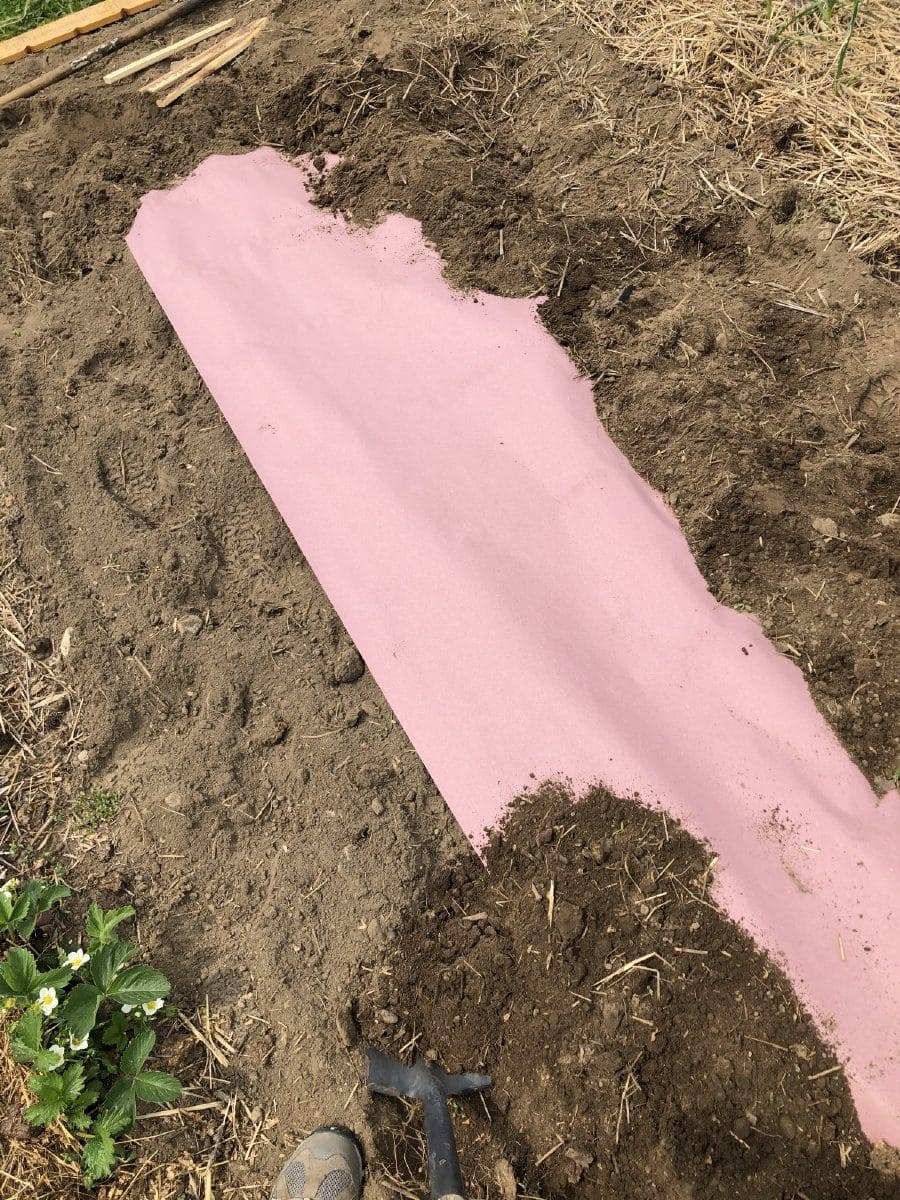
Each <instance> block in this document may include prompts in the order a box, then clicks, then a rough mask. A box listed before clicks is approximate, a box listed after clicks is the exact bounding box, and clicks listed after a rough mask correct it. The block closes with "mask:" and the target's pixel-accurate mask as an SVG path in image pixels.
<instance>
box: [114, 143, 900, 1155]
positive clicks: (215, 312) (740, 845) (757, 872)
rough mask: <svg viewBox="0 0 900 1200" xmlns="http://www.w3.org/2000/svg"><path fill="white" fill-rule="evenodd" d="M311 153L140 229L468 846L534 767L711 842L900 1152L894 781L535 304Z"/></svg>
mask: <svg viewBox="0 0 900 1200" xmlns="http://www.w3.org/2000/svg"><path fill="white" fill-rule="evenodd" d="M310 170H311V168H310V167H308V165H307V166H304V167H303V169H300V168H299V167H298V166H297V165H294V164H292V163H290V162H288V161H286V160H285V159H283V158H281V157H280V156H278V155H277V154H276V153H275V152H274V151H272V150H265V149H264V150H258V151H256V152H254V153H252V154H249V155H246V156H241V157H234V158H224V157H220V158H211V159H208V160H207V161H206V162H204V163H203V164H202V165H201V166H200V168H199V169H198V171H197V172H196V174H195V175H193V176H192V177H191V178H190V179H188V180H187V181H186V182H184V183H182V184H180V185H179V186H178V187H176V188H174V189H173V190H172V191H168V192H155V193H152V194H151V195H149V196H147V197H145V198H144V201H143V203H142V205H141V210H140V213H139V216H138V218H137V221H136V223H135V226H134V229H133V231H132V233H131V235H130V237H129V245H130V247H131V250H132V252H133V254H134V256H135V258H136V259H137V261H138V263H139V264H140V267H141V270H142V271H143V273H144V275H145V276H146V278H147V280H148V282H149V284H150V286H151V287H152V289H153V291H154V292H155V293H156V296H157V297H158V299H159V301H160V303H161V304H162V306H163V308H164V309H165V311H166V313H167V314H168V316H169V318H170V319H171V321H172V324H173V325H174V327H175V329H176V331H177V332H178V334H179V336H180V337H181V340H182V341H183V343H184V345H185V346H186V347H187V350H188V352H189V353H190V355H191V357H192V358H193V360H194V362H195V364H196V365H197V368H198V370H199V371H200V373H201V375H202V376H203V378H204V380H205V381H206V383H207V385H208V387H209V389H210V391H211V392H212V394H213V396H214V397H215V399H216V401H217V402H218V404H219V405H220V407H221V409H222V411H223V413H224V414H225V416H226V417H227V419H228V421H229V423H230V424H231V427H232V429H233V430H234V432H235V434H236V435H237V437H238V438H239V439H240V442H241V444H242V446H243V447H244V449H245V451H246V452H247V455H248V457H249V458H250V461H251V462H252V464H253V466H254V467H255V468H256V471H257V472H258V474H259V476H260V478H261V479H262V481H263V483H264V484H265V486H266V488H267V489H268V491H269V494H270V495H271V497H272V500H273V501H274V503H275V504H276V505H277V507H278V509H279V511H280V512H281V514H282V515H283V517H284V520H285V521H286V522H287V524H288V526H289V527H290V529H291V531H292V533H293V534H294V536H295V538H296V539H297V542H298V543H299V545H300V547H301V549H302V550H303V552H304V554H305V555H306V556H307V558H308V560H309V562H310V564H311V565H312V567H313V569H314V570H315V572H316V574H317V576H318V578H319V580H320V581H321V583H322V586H323V587H324V589H325V591H326V592H327V594H328V596H329V598H330V599H331V601H332V603H333V604H334V606H335V608H336V609H337V611H338V613H339V614H340V616H341V618H342V619H343V621H344V623H345V625H346V627H347V629H348V631H349V633H350V635H351V636H352V638H353V639H354V641H355V642H356V644H357V645H358V647H359V649H360V651H361V653H362V654H363V656H364V658H365V659H366V662H367V663H368V665H369V668H370V669H371V671H372V673H373V675H374V677H375V679H376V680H377V681H378V683H379V684H380V686H381V687H382V689H383V690H384V693H385V695H386V696H387V698H388V700H389V701H390V703H391V705H392V706H393V709H394V711H395V712H396V714H397V717H398V718H399V720H400V721H401V722H402V724H403V726H404V728H405V729H406V731H407V733H408V735H409V736H410V738H411V739H412V742H413V744H414V745H415V747H416V749H417V750H418V752H419V754H420V755H421V756H422V759H423V760H424V762H425V765H426V766H427V768H428V770H429V771H430V772H431V775H432V777H433V778H434V780H435V782H436V783H437V785H438V787H439V788H440V790H441V793H442V795H443V796H444V798H445V800H446V802H447V804H448V805H449V806H450V808H451V809H452V811H453V813H454V814H455V816H456V818H457V819H458V821H459V822H460V824H461V826H462V828H463V829H464V830H465V832H466V833H467V835H468V836H469V837H470V839H471V840H472V841H473V843H474V844H475V845H476V846H477V845H479V844H480V843H481V841H482V840H483V835H484V830H485V828H486V827H489V826H491V825H492V824H493V823H495V822H496V821H497V820H498V818H499V817H500V815H501V813H502V812H503V810H504V808H505V806H506V805H508V804H509V802H510V801H511V800H512V799H513V798H514V797H515V796H516V794H517V793H519V792H520V791H521V790H522V789H524V788H526V787H528V786H533V785H534V783H535V781H540V780H544V779H547V778H550V777H553V778H564V779H567V780H569V781H570V782H571V784H572V785H573V786H574V787H575V788H577V789H583V788H586V787H587V786H588V785H590V784H592V783H594V782H597V781H600V782H602V783H604V784H606V785H607V786H608V787H609V788H611V789H613V790H614V791H616V792H618V793H620V794H630V793H639V794H640V796H641V797H642V798H643V799H644V801H645V802H647V803H649V804H652V805H655V806H663V807H664V808H665V809H666V810H667V811H668V812H669V813H672V814H674V815H675V816H676V817H678V818H679V819H680V820H681V821H683V822H684V824H685V825H686V826H687V827H688V828H689V829H690V830H691V831H692V832H693V833H695V834H697V835H699V836H701V837H703V838H706V839H707V840H708V841H709V843H710V844H711V846H712V847H713V848H714V850H715V851H716V852H717V853H718V854H719V856H720V858H719V863H718V867H717V872H716V876H717V882H716V894H717V896H718V899H719V900H720V902H721V903H722V904H723V905H724V906H725V908H726V909H727V910H728V912H729V913H730V914H731V915H732V916H733V917H735V918H736V919H737V920H739V921H741V922H742V923H743V924H744V925H745V926H746V927H747V928H748V929H749V930H750V931H751V932H752V933H753V934H754V935H755V936H756V938H757V939H758V941H759V942H760V943H761V944H762V945H763V946H764V947H766V948H767V949H768V950H769V951H770V952H772V953H773V954H774V955H776V956H777V957H778V958H779V960H780V961H781V962H782V963H783V964H784V965H785V967H786V969H787V971H788V973H789V975H790V978H791V979H792V981H793V982H794V984H795V985H796V987H797V989H798V991H799V992H800V994H801V996H802V997H803V998H804V1000H805V1001H806V1003H807V1004H808V1006H809V1007H810V1009H811V1011H812V1012H813V1013H814V1014H815V1015H816V1017H817V1018H818V1020H819V1021H820V1024H821V1027H822V1029H823V1030H824V1031H826V1032H829V1031H830V1032H831V1035H832V1036H833V1037H834V1039H835V1041H836V1044H837V1046H838V1049H839V1052H840V1054H841V1056H842V1058H843V1060H844V1061H845V1063H846V1064H847V1067H848V1070H849V1074H850V1078H851V1083H852V1087H853V1092H854V1096H855V1098H856V1102H857V1106H858V1109H859V1113H860V1117H861V1119H862V1122H863V1125H864V1127H865V1129H866V1131H867V1133H868V1134H869V1135H870V1136H871V1137H873V1138H884V1139H885V1140H887V1141H889V1142H891V1143H893V1144H895V1145H897V1144H900V1058H898V1038H900V895H898V891H900V872H898V867H897V862H898V850H900V797H898V795H897V793H896V791H895V792H893V793H891V794H890V795H888V796H885V797H883V798H881V800H880V801H879V800H878V799H877V798H876V796H875V795H874V794H873V792H872V791H871V789H870V788H869V786H868V785H867V783H866V781H865V779H864V778H863V776H862V775H861V774H860V772H859V771H858V770H857V769H856V768H855V767H854V766H853V764H852V763H851V761H850V759H849V758H848V756H847V754H846V753H845V751H844V750H843V749H842V748H841V746H840V745H839V744H838V742H837V740H836V739H835V737H834V736H833V734H832V733H831V731H830V729H829V728H828V726H827V725H826V723H825V721H824V720H823V719H822V718H821V717H820V716H819V714H818V712H817V711H816V709H815V707H814V706H813V703H812V701H811V699H810V697H809V694H808V692H807V689H806V685H805V683H804V680H803V678H802V676H801V674H800V672H799V670H797V668H796V667H795V666H793V665H792V664H791V663H789V662H788V661H786V660H785V659H784V658H783V657H781V656H780V655H779V654H778V653H777V652H776V651H775V649H774V648H773V647H772V646H771V645H770V644H769V643H768V641H767V640H766V638H765V636H764V634H763V633H762V631H761V629H760V627H759V626H758V625H757V624H756V622H755V621H754V620H752V619H751V618H750V617H748V616H746V615H742V614H739V613H736V612H733V611H731V610H730V609H727V608H724V607H722V606H721V605H719V604H717V603H716V601H715V600H714V599H713V598H712V596H711V595H710V594H709V592H708V590H707V588H706V585H705V583H704V581H703V579H702V577H701V575H700V574H699V572H698V570H697V567H696V565H695V563H694V561H693V558H692V557H691V554H690V552H689V550H688V547H687V544H686V542H685V540H684V537H683V536H682V534H681V531H680V529H679V526H678V524H677V522H676V520H675V518H674V516H673V515H672V513H671V512H670V511H669V509H668V508H667V507H666V506H665V504H664V503H663V501H662V500H661V499H660V498H659V497H658V496H657V495H656V494H655V493H654V492H653V491H651V489H650V488H649V487H648V486H647V485H646V484H645V483H644V482H643V481H642V480H641V479H640V478H639V477H638V476H637V474H636V473H635V472H634V471H633V470H632V468H631V466H630V465H629V463H628V462H627V460H626V459H625V458H624V457H623V455H622V454H621V453H620V452H619V451H618V450H617V449H616V447H615V445H614V444H613V443H612V441H611V440H610V438H609V437H608V436H607V434H606V433H605V431H604V429H603V428H602V426H601V425H600V423H599V422H598V420H597V418H596V416H595V411H594V403H593V399H592V394H591V387H590V384H589V383H588V382H587V381H585V380H584V379H582V378H580V377H579V376H578V374H577V373H576V371H575V368H574V367H573V365H572V363H571V361H570V360H569V359H568V357H567V356H566V354H565V353H564V352H563V351H562V350H561V349H560V347H559V346H558V345H557V344H556V343H555V342H554V341H553V340H552V338H551V337H550V336H549V335H548V334H547V333H546V332H545V330H544V329H543V327H542V326H541V324H540V322H539V320H538V319H537V317H536V315H535V314H536V306H535V304H534V303H533V302H530V301H526V300H511V299H503V298H499V297H496V296H489V295H483V294H477V295H472V294H468V295H464V294H462V293H460V292H457V291H454V290H453V289H452V288H450V287H449V286H448V285H447V284H446V283H445V281H444V280H443V278H442V274H441V262H440V259H439V257H438V255H437V253H436V252H435V251H434V250H433V249H432V248H431V247H429V246H428V245H427V244H425V243H424V241H423V239H422V235H421V230H420V228H419V226H418V224H417V223H416V222H414V221H412V220H410V219H407V218H405V217H401V216H391V217H389V218H387V220H385V221H384V222H383V223H382V224H380V225H378V226H377V227H375V228H372V229H368V230H361V229H358V228H355V227H353V226H351V225H349V224H348V223H347V222H345V221H344V220H343V219H341V218H338V217H335V216H333V215H331V214H328V213H325V212H323V211H321V210H319V209H317V208H316V207H314V206H313V204H312V203H311V201H310V198H309V195H308V193H307V189H306V179H307V177H308V172H309V171H310ZM841 947H843V957H842V950H841Z"/></svg>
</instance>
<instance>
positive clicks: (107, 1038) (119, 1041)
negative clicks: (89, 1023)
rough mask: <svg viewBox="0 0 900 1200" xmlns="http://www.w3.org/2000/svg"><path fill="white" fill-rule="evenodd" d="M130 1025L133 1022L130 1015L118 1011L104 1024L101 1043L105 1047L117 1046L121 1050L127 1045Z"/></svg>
mask: <svg viewBox="0 0 900 1200" xmlns="http://www.w3.org/2000/svg"><path fill="white" fill-rule="evenodd" d="M130 1024H131V1020H130V1018H129V1017H128V1015H127V1014H126V1013H123V1012H121V1011H119V1010H118V1009H117V1010H116V1011H115V1012H114V1013H113V1014H112V1015H111V1016H110V1017H109V1018H108V1019H107V1020H106V1021H105V1022H104V1025H103V1031H102V1033H101V1034H100V1041H101V1042H102V1043H103V1045H104V1046H115V1048H116V1049H117V1050H121V1048H122V1046H123V1045H124V1043H125V1031H126V1029H127V1028H128V1026H129V1025H130Z"/></svg>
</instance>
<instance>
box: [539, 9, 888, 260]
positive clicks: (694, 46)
mask: <svg viewBox="0 0 900 1200" xmlns="http://www.w3.org/2000/svg"><path fill="white" fill-rule="evenodd" d="M559 3H560V4H561V5H562V6H563V7H564V8H566V9H568V10H569V11H571V12H573V13H574V14H575V15H576V16H577V17H578V19H579V20H580V21H581V22H582V23H583V24H584V25H586V26H587V27H588V28H590V29H591V30H592V31H593V32H595V33H597V34H598V35H599V36H600V37H602V38H603V40H604V41H605V42H607V43H609V44H610V45H612V46H614V47H615V49H616V50H617V51H618V53H619V54H620V55H621V56H622V57H623V58H624V59H626V60H627V61H629V62H634V63H639V64H641V65H642V66H645V67H651V68H653V69H656V70H659V71H662V72H663V73H664V74H665V75H666V77H667V78H668V79H670V80H672V81H673V82H675V83H677V84H680V85H681V86H683V87H684V88H686V89H691V90H692V92H693V95H692V99H691V106H690V107H691V112H692V113H693V114H694V116H695V119H696V120H697V121H698V124H699V125H700V127H701V131H702V132H704V133H705V134H706V135H707V136H709V135H713V136H715V134H716V133H717V132H718V139H717V140H722V126H723V125H724V127H725V134H726V138H725V140H729V141H734V142H736V143H737V144H738V145H739V146H740V148H741V149H742V151H743V152H744V153H746V154H748V156H749V157H750V158H751V159H753V160H754V161H755V162H756V163H757V165H759V166H760V167H763V168H765V169H768V170H770V171H771V172H773V174H775V175H776V176H781V177H782V178H787V179H789V180H791V181H794V182H796V183H797V184H799V185H800V186H802V187H803V188H804V189H805V190H806V191H807V192H808V194H809V195H810V196H811V197H812V199H813V201H814V202H815V204H816V205H817V206H818V208H819V210H820V211H821V212H822V213H823V214H824V215H825V216H826V217H828V218H829V219H830V220H832V221H834V222H835V223H836V224H837V225H839V226H840V230H841V233H842V235H843V236H844V237H846V238H847V240H848V241H849V243H850V245H851V246H852V248H853V249H854V250H856V251H857V252H858V253H860V254H861V255H863V256H864V257H865V258H867V259H869V260H871V261H873V262H875V263H876V264H877V265H878V266H879V268H880V269H881V270H883V271H884V272H885V273H886V274H889V275H894V276H896V277H900V3H898V0H809V2H802V0H769V3H768V4H767V3H766V0H719V2H718V3H715V2H713V3H709V2H708V0H707V2H705V3H703V4H700V3H697V2H696V0H559ZM716 126H718V129H716V128H715V127H716Z"/></svg>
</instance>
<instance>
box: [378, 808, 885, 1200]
mask: <svg viewBox="0 0 900 1200" xmlns="http://www.w3.org/2000/svg"><path fill="white" fill-rule="evenodd" d="M487 868H488V870H487V872H485V870H484V868H483V866H482V864H481V863H480V862H479V860H478V859H477V858H476V857H475V855H474V854H472V853H468V854H466V855H464V856H463V857H462V858H461V859H460V860H458V861H457V862H456V863H453V864H451V865H449V866H446V867H441V868H439V869H436V870H435V871H434V872H433V873H432V875H431V879H430V881H429V884H428V886H427V888H426V889H425V894H424V896H423V897H422V900H421V902H420V904H419V906H418V907H417V909H416V910H415V911H414V912H413V913H412V914H411V916H410V917H409V919H408V921H407V925H406V927H405V929H404V931H403V933H402V935H401V937H400V939H399V941H398V944H397V946H396V949H395V951H394V953H393V955H392V956H391V957H390V958H389V959H388V961H387V963H386V964H385V966H384V968H383V969H382V971H381V972H380V973H379V974H378V975H377V976H376V977H375V979H374V980H373V982H372V986H370V987H369V988H367V990H366V991H365V992H364V993H363V995H362V996H361V997H360V1001H359V1017H360V1023H361V1026H362V1030H363V1032H364V1034H365V1035H366V1036H367V1037H368V1038H369V1039H370V1040H371V1041H372V1042H374V1043H376V1044H378V1045H380V1046H382V1047H383V1048H385V1049H387V1050H388V1051H389V1052H391V1053H393V1054H395V1055H400V1054H403V1056H404V1058H407V1057H411V1056H412V1055H413V1054H414V1053H416V1052H418V1053H419V1054H425V1055H426V1056H429V1057H434V1056H435V1055H436V1056H437V1057H438V1058H439V1059H440V1060H441V1061H443V1062H444V1063H445V1064H446V1065H447V1066H448V1067H449V1069H450V1070H454V1071H457V1070H479V1071H486V1072H489V1073H490V1074H491V1075H492V1076H493V1079H494V1086H493V1088H492V1090H491V1091H490V1093H489V1094H488V1096H487V1103H486V1105H484V1106H483V1105H482V1104H481V1103H480V1102H479V1101H478V1100H468V1101H466V1102H465V1103H464V1104H462V1103H461V1110H460V1118H461V1119H460V1121H459V1125H460V1142H461V1146H462V1155H463V1161H464V1164H465V1166H466V1167H467V1168H468V1172H469V1178H470V1180H471V1183H472V1189H473V1192H474V1194H476V1195H484V1196H497V1195H499V1196H500V1197H504V1189H503V1186H502V1179H503V1175H504V1172H506V1174H507V1177H508V1168H505V1167H503V1166H502V1165H501V1166H500V1168H499V1173H498V1168H497V1166H496V1164H497V1162H498V1161H500V1162H501V1163H502V1162H503V1161H504V1160H505V1161H506V1162H507V1163H509V1164H511V1166H512V1169H513V1173H514V1175H515V1179H516V1183H517V1187H518V1190H519V1192H520V1193H525V1194H531V1195H536V1196H558V1197H566V1196H571V1197H573V1198H574V1197H576V1196H577V1197H583V1198H587V1200H590V1198H592V1197H596V1200H619V1198H621V1200H645V1198H646V1197H649V1196H661V1197H667V1198H672V1197H697V1198H698V1200H700V1198H701V1197H702V1198H703V1200H717V1198H719V1197H722V1198H723V1200H725V1198H734V1200H780V1198H782V1197H783V1198H785V1200H786V1198H791V1200H793V1198H795V1197H796V1198H800V1197H803V1196H808V1197H813V1196H814V1197H816V1200H832V1198H833V1200H838V1198H839V1197H841V1198H843V1200H851V1198H856V1197H859V1198H866V1200H868V1198H870V1197H871V1198H872V1200H874V1198H875V1197H885V1198H887V1197H889V1196H891V1197H893V1196H896V1195H897V1182H896V1180H891V1179H888V1178H886V1177H884V1176H882V1175H880V1174H879V1173H878V1172H876V1171H874V1170H873V1169H872V1168H871V1167H870V1165H869V1163H868V1158H867V1150H866V1147H865V1145H864V1144H863V1139H862V1138H861V1134H860V1130H859V1125H858V1123H857V1120H856V1117H855V1114H854V1110H853V1105H852V1102H851V1100H850V1096H849V1092H848V1090H847V1085H846V1082H845V1080H844V1078H843V1076H842V1075H841V1073H840V1072H839V1071H835V1070H834V1067H835V1065H836V1064H835V1059H834V1056H833V1055H832V1053H831V1052H830V1051H829V1049H828V1048H827V1047H826V1046H825V1045H823V1043H822V1041H821V1040H820V1038H819V1037H818V1035H817V1034H816V1031H815V1029H814V1027H813V1025H812V1022H811V1021H810V1020H809V1018H808V1017H807V1016H806V1014H805V1013H804V1012H803V1010H802V1009H801V1008H800V1006H799V1004H798V1002H797V999H796V997H795V995H794V994H793V991H792V990H791V987H790V985H789V984H788V982H787V981H786V979H785V978H784V976H783V975H782V973H781V972H780V971H779V970H778V969H777V968H775V967H773V965H772V964H771V963H770V962H768V961H767V960H766V959H765V958H764V957H763V955H761V954H760V953H759V951H758V950H757V949H756V948H755V947H754V946H753V944H752V943H751V942H750V940H749V939H748V938H746V937H745V936H744V935H743V934H742V933H741V932H740V931H739V930H737V929H736V928H735V926H734V925H733V924H732V923H731V922H730V921H728V920H727V919H726V918H724V917H723V915H722V913H721V912H719V911H718V910H717V909H716V908H715V906H714V905H713V904H712V903H710V901H709V897H708V895H707V887H708V884H709V882H710V876H711V862H710V854H709V852H708V851H706V850H704V848H703V847H702V846H700V845H698V844H697V843H696V842H695V841H693V839H691V838H690V837H688V836H687V834H685V833H684V832H683V831H682V830H681V829H680V828H678V827H676V826H675V825H674V824H673V823H672V822H671V821H667V820H666V819H665V818H664V817H663V816H661V815H660V814H658V813H651V812H649V811H647V810H644V809H642V808H640V807H639V806H638V805H637V804H635V803H634V802H632V801H622V800H617V799H615V798H613V797H611V796H609V795H607V794H606V793H604V792H595V793H594V794H593V795H591V796H590V797H588V798H587V799H585V800H584V801H582V802H581V803H579V804H578V805H577V806H573V805H572V803H571V800H570V799H569V798H568V797H566V796H565V795H560V794H559V793H552V792H546V793H543V794H539V795H537V796H536V797H534V798H533V799H530V800H527V801H525V802H523V803H521V804H520V805H519V806H518V807H517V808H516V809H515V810H514V812H513V815H512V816H511V818H510V820H509V822H508V824H507V826H506V828H505V829H504V831H503V834H502V836H496V837H495V838H494V839H493V841H492V843H491V845H490V847H489V849H488V851H487ZM631 964H634V965H633V966H632V965H631ZM372 1118H373V1120H374V1121H375V1122H376V1125H377V1128H378V1131H379V1132H378V1135H377V1143H378V1146H379V1150H380V1155H379V1160H378V1161H379V1164H386V1165H387V1166H388V1167H389V1168H390V1167H393V1170H394V1172H395V1173H396V1175H397V1176H399V1177H400V1178H401V1179H402V1178H403V1177H405V1176H406V1175H407V1174H408V1173H409V1172H410V1171H414V1172H416V1173H417V1174H418V1176H419V1177H420V1178H421V1175H422V1170H423V1158H422V1146H421V1139H419V1138H417V1137H416V1136H415V1135H414V1134H413V1132H412V1130H413V1128H414V1127H415V1116H413V1117H412V1119H410V1116H409V1114H404V1113H403V1112H402V1111H401V1110H400V1107H399V1106H398V1105H396V1104H393V1105H392V1104H391V1103H390V1102H383V1101H380V1100H379V1101H376V1102H375V1103H374V1105H373V1108H372ZM542 1159H543V1162H541V1160H542ZM378 1169H379V1168H378V1167H376V1170H378Z"/></svg>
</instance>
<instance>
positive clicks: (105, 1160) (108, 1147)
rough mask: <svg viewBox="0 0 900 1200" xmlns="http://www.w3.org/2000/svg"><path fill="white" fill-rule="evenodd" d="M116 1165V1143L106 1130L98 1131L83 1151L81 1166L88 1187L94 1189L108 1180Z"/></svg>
mask: <svg viewBox="0 0 900 1200" xmlns="http://www.w3.org/2000/svg"><path fill="white" fill-rule="evenodd" d="M115 1165H116V1146H115V1142H114V1141H113V1140H112V1138H111V1137H110V1135H109V1134H108V1133H107V1131H106V1130H105V1129H102V1128H101V1129H98V1130H97V1132H96V1133H94V1134H93V1135H92V1136H91V1137H89V1138H88V1140H87V1141H86V1142H85V1143H84V1146H83V1147H82V1150H81V1166H82V1169H83V1171H84V1181H85V1183H86V1184H87V1186H88V1187H92V1186H93V1185H94V1184H95V1183H97V1182H98V1180H100V1179H106V1177H107V1176H108V1175H109V1174H111V1172H112V1169H113V1167H114V1166H115Z"/></svg>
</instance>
